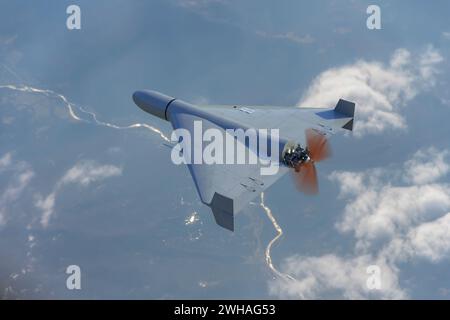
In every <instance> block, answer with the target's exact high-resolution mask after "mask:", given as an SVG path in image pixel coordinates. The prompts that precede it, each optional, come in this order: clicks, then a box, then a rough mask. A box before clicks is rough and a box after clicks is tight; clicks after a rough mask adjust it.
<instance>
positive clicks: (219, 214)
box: [210, 192, 234, 231]
mask: <svg viewBox="0 0 450 320" xmlns="http://www.w3.org/2000/svg"><path fill="white" fill-rule="evenodd" d="M210 207H211V210H212V212H213V215H214V219H215V220H216V223H217V224H218V225H219V226H221V227H222V228H225V229H228V230H230V231H234V206H233V199H230V198H227V197H225V196H223V195H221V194H220V193H217V192H216V193H214V196H213V198H212V201H211V205H210Z"/></svg>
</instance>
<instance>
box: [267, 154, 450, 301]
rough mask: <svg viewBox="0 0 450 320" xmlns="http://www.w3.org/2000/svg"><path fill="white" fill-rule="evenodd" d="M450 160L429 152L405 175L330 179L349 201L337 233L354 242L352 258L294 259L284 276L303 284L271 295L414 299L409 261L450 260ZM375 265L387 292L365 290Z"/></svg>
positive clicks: (278, 286)
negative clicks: (407, 279) (403, 278)
mask: <svg viewBox="0 0 450 320" xmlns="http://www.w3.org/2000/svg"><path fill="white" fill-rule="evenodd" d="M447 154H448V151H447V150H438V149H436V148H434V147H430V148H427V149H422V150H419V151H418V152H416V153H415V154H414V155H413V156H412V157H411V158H410V159H409V160H407V161H405V163H404V164H403V166H402V167H400V168H399V169H398V170H394V169H387V168H376V169H370V170H366V171H363V172H349V171H344V172H342V171H336V172H333V173H332V174H331V176H330V179H331V180H332V181H334V182H336V183H337V184H338V185H339V187H340V198H341V199H343V200H344V201H346V205H345V208H344V211H343V214H342V216H340V217H339V218H338V220H337V223H336V230H337V231H338V232H339V233H340V234H342V235H344V234H349V235H351V236H352V237H353V239H354V247H353V253H352V254H350V255H349V256H338V255H335V254H326V255H323V256H317V257H315V256H298V255H295V256H291V257H288V258H287V259H285V261H284V263H283V264H282V271H283V272H284V273H287V274H289V275H291V276H292V277H293V278H295V279H297V280H288V279H275V280H273V281H271V282H270V284H269V290H270V292H271V293H272V294H273V295H276V296H279V297H282V298H319V297H324V296H330V297H335V298H339V297H345V298H352V299H355V298H356V299H359V298H387V299H392V298H393V299H403V298H407V297H408V296H409V295H408V290H407V288H402V287H401V285H400V281H399V278H400V274H401V268H400V266H401V263H402V262H406V261H411V260H414V259H422V260H425V261H428V262H429V263H438V262H440V261H442V260H444V259H448V258H449V254H450V184H448V183H447V182H446V181H445V179H443V178H444V177H446V175H447V174H448V173H449V170H448V166H449V163H448V160H447V158H446V157H447ZM440 180H442V181H441V182H440ZM369 265H377V266H378V267H379V268H380V270H381V289H380V290H375V291H374V290H369V289H368V286H367V285H366V280H367V279H368V275H367V273H366V269H367V267H368V266H369Z"/></svg>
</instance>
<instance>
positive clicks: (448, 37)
mask: <svg viewBox="0 0 450 320" xmlns="http://www.w3.org/2000/svg"><path fill="white" fill-rule="evenodd" d="M442 36H443V37H444V39H446V40H450V32H449V31H444V32H442Z"/></svg>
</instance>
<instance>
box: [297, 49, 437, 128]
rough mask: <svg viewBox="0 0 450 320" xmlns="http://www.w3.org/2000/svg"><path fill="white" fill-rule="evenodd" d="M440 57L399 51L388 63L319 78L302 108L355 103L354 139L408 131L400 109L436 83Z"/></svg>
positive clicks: (348, 67)
mask: <svg viewBox="0 0 450 320" xmlns="http://www.w3.org/2000/svg"><path fill="white" fill-rule="evenodd" d="M442 61H443V58H442V56H441V54H440V53H439V52H438V51H437V50H436V49H435V48H434V47H433V46H431V45H430V46H427V48H426V49H425V51H424V52H422V53H421V54H419V55H412V54H411V53H410V52H409V51H408V50H406V49H398V50H396V51H395V52H394V54H393V55H392V57H391V59H390V61H389V63H387V64H384V63H381V62H378V61H365V60H359V61H357V62H355V63H353V64H350V65H346V66H343V67H338V68H332V69H329V70H326V71H324V72H322V73H321V74H319V75H318V76H317V77H316V78H315V79H314V81H313V82H312V84H311V85H310V87H309V88H308V90H307V91H306V93H305V95H304V96H303V97H302V99H301V100H300V101H299V103H298V104H299V106H301V107H331V106H334V105H335V104H336V102H337V101H338V100H339V99H340V98H343V99H346V100H350V101H353V102H355V103H356V105H357V107H356V108H357V111H356V116H355V117H356V121H355V135H357V136H363V135H365V134H368V133H372V134H373V133H380V132H383V131H385V130H386V129H405V128H406V127H407V124H406V122H405V119H404V118H403V116H402V115H401V109H402V108H403V107H404V106H406V105H407V103H408V102H409V101H410V100H412V99H413V98H414V97H415V96H416V95H417V94H418V93H420V92H422V91H424V90H425V89H427V88H430V87H432V86H434V85H435V83H436V76H437V74H438V73H439V65H440V63H441V62H442Z"/></svg>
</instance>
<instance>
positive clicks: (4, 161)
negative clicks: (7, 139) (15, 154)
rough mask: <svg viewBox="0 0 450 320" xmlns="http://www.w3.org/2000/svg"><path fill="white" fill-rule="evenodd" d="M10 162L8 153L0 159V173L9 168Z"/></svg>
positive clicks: (10, 157)
mask: <svg viewBox="0 0 450 320" xmlns="http://www.w3.org/2000/svg"><path fill="white" fill-rule="evenodd" d="M11 162H12V154H11V152H8V153H6V154H4V155H3V156H2V157H1V158H0V171H1V170H3V169H5V168H7V167H9V166H10V165H11Z"/></svg>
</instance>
